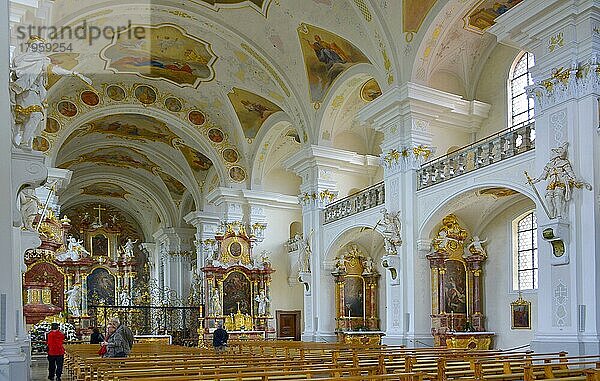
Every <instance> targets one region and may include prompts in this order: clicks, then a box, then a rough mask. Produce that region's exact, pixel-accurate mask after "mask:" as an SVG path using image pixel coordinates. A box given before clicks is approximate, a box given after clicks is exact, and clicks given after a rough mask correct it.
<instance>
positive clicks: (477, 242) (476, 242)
mask: <svg viewBox="0 0 600 381" xmlns="http://www.w3.org/2000/svg"><path fill="white" fill-rule="evenodd" d="M485 242H487V239H484V240H481V239H479V237H478V236H476V235H474V236H473V241H472V242H471V243H470V244H469V245H468V246H467V250H468V252H469V253H471V254H479V255H483V256H484V257H485V256H487V253H486V252H485V249H484V248H483V246H482V245H481V244H482V243H485Z"/></svg>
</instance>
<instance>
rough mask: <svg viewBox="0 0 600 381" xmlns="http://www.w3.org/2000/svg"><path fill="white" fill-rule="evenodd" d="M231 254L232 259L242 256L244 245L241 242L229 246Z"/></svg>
mask: <svg viewBox="0 0 600 381" xmlns="http://www.w3.org/2000/svg"><path fill="white" fill-rule="evenodd" d="M229 254H230V255H231V256H232V257H239V256H240V255H242V245H241V244H240V243H239V242H235V241H234V242H232V243H231V244H230V245H229Z"/></svg>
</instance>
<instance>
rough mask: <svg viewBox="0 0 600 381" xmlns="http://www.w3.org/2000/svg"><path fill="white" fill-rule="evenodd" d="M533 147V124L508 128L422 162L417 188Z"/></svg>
mask: <svg viewBox="0 0 600 381" xmlns="http://www.w3.org/2000/svg"><path fill="white" fill-rule="evenodd" d="M534 148H535V124H534V123H530V124H527V125H523V126H517V127H511V128H508V129H506V130H503V131H500V132H498V133H496V134H494V135H490V136H488V137H486V138H484V139H481V140H479V141H476V142H474V143H471V144H469V145H468V146H465V147H462V148H460V149H459V150H457V151H454V152H452V153H449V154H447V155H445V156H442V157H439V158H437V159H435V160H432V161H429V162H427V163H425V164H423V165H422V166H421V168H420V169H419V170H418V171H417V176H418V177H417V178H418V183H417V190H421V189H425V188H427V187H430V186H432V185H435V184H439V183H442V182H444V181H447V180H450V179H452V178H455V177H458V176H461V175H464V174H465V173H469V172H472V171H475V170H477V169H479V168H483V167H486V166H488V165H490V164H494V163H497V162H499V161H502V160H504V159H508V158H510V157H513V156H516V155H519V154H521V153H523V152H527V151H530V150H532V149H534Z"/></svg>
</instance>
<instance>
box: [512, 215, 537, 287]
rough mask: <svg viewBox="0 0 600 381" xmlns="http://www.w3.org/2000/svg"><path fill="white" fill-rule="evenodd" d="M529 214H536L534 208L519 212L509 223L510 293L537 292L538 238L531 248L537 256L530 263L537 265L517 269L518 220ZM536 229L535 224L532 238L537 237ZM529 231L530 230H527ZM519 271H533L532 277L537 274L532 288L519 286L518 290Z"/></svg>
mask: <svg viewBox="0 0 600 381" xmlns="http://www.w3.org/2000/svg"><path fill="white" fill-rule="evenodd" d="M529 214H534V215H536V209H530V210H528V211H526V212H524V213H521V214H519V215H518V216H516V217H515V218H513V220H512V223H511V241H512V245H511V246H512V251H511V269H512V274H511V283H510V288H509V290H510V293H517V292H519V291H520V292H521V293H523V294H528V293H537V291H538V289H539V286H540V284H539V279H540V277H539V274H540V264H539V239H536V242H537V243H536V245H535V246H534V248H533V249H531V251H534V252H535V255H536V256H537V258H534V257H532V263H533V264H535V263H536V262H537V267H535V266H534V267H532V268H531V269H528V270H520V269H519V264H520V263H519V222H521V221H522V220H523V219H524V218H526V217H527V216H528V215H529ZM536 221H537V216H536ZM536 225H537V224H536ZM538 229H539V226H536V228H535V229H532V230H533V231H535V233H534V234H532V238H533V236H535V237H536V238H539V237H538ZM528 231H530V230H528ZM521 271H533V272H534V277H535V276H536V275H537V287H534V288H527V289H523V288H521V289H520V290H519V284H518V282H519V273H520V272H521ZM535 279H536V278H534V284H535Z"/></svg>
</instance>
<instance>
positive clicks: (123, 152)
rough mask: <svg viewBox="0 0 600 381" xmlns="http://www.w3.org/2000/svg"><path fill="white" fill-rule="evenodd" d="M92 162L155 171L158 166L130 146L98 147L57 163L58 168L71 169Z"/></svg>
mask: <svg viewBox="0 0 600 381" xmlns="http://www.w3.org/2000/svg"><path fill="white" fill-rule="evenodd" d="M85 163H92V164H98V165H108V166H110V167H118V168H130V169H144V170H146V171H148V172H151V173H155V171H156V170H158V169H159V166H158V165H157V164H155V163H154V162H153V161H152V160H150V159H149V158H148V156H146V155H145V154H144V153H143V152H142V151H141V150H138V149H136V148H132V147H122V146H112V147H110V146H109V147H105V148H98V149H95V150H93V151H92V152H88V153H84V154H82V155H80V156H79V157H78V158H77V159H74V160H69V161H66V162H64V163H61V164H59V165H58V168H64V169H72V167H74V166H76V165H80V164H85Z"/></svg>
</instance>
